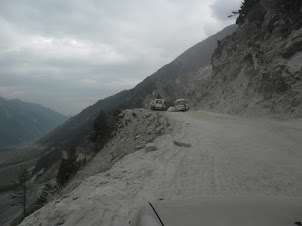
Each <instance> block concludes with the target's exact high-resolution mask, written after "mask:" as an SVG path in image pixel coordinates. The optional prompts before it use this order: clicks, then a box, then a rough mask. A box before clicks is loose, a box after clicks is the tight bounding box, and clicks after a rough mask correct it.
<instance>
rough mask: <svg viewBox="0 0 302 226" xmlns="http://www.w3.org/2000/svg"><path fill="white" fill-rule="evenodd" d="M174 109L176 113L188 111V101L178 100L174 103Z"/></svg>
mask: <svg viewBox="0 0 302 226" xmlns="http://www.w3.org/2000/svg"><path fill="white" fill-rule="evenodd" d="M174 108H175V110H176V111H188V110H189V105H188V101H187V100H186V99H178V100H176V101H174Z"/></svg>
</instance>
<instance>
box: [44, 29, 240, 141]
mask: <svg viewBox="0 0 302 226" xmlns="http://www.w3.org/2000/svg"><path fill="white" fill-rule="evenodd" d="M236 29H237V25H235V24H234V25H230V26H228V27H226V28H225V29H223V30H222V31H220V32H218V33H217V34H215V35H212V36H210V37H209V38H207V39H205V40H204V41H202V42H199V43H197V44H196V45H194V46H193V47H191V48H190V49H188V50H187V51H185V52H184V53H182V54H181V55H180V56H178V57H177V58H176V59H175V60H173V61H172V62H171V63H169V64H167V65H165V66H163V67H162V68H160V69H159V70H158V71H157V72H155V73H154V74H152V75H151V76H149V77H147V78H146V79H145V80H144V81H142V82H141V83H139V84H138V85H137V86H135V87H134V88H132V89H130V90H124V91H122V92H120V93H117V94H115V95H113V96H110V97H107V98H105V99H103V100H99V101H98V102H97V103H95V104H94V105H92V106H90V107H88V108H86V109H84V110H83V111H82V112H81V113H79V114H78V115H76V116H74V117H72V118H70V119H69V120H68V121H67V122H65V123H64V124H63V125H61V126H59V127H58V128H56V129H55V130H54V131H52V132H51V133H50V134H48V135H47V136H45V137H43V138H42V139H41V140H40V141H39V143H40V144H42V145H59V146H70V145H77V144H78V143H80V142H81V140H82V139H84V138H85V136H87V134H89V132H90V130H91V128H92V123H93V121H94V119H95V117H96V116H97V114H98V113H99V112H100V111H101V110H104V111H105V112H106V113H107V114H108V116H111V114H112V112H113V111H114V110H115V109H121V110H123V109H130V108H138V107H144V106H146V105H147V104H149V103H150V102H149V99H150V98H153V97H156V96H157V95H158V94H160V95H161V96H162V97H163V98H165V99H166V100H168V101H173V100H175V99H177V98H180V97H185V98H189V97H190V95H192V92H194V90H192V89H193V88H194V87H188V86H190V84H184V83H187V81H190V82H191V83H193V85H192V86H194V85H195V88H202V86H196V85H199V84H200V83H203V82H204V81H203V79H204V77H205V76H208V75H209V74H210V72H211V66H210V63H211V56H212V54H213V52H214V50H215V48H216V47H217V45H218V41H219V40H222V39H223V38H225V37H226V36H228V35H231V34H233V33H234V32H235V31H236ZM198 71H202V72H204V71H205V72H207V73H204V74H202V73H201V74H200V73H196V72H198ZM192 73H193V75H192ZM187 77H190V79H186V78H187ZM191 77H194V78H195V80H193V79H191ZM192 81H193V82H192ZM180 83H183V84H180ZM201 85H202V84H201ZM186 86H187V88H184V87H186ZM188 90H189V91H188Z"/></svg>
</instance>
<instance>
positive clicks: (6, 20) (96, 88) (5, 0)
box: [0, 0, 241, 115]
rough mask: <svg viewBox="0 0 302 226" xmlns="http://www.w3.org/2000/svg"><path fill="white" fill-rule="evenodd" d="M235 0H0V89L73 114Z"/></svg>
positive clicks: (144, 71) (172, 54)
mask: <svg viewBox="0 0 302 226" xmlns="http://www.w3.org/2000/svg"><path fill="white" fill-rule="evenodd" d="M240 2H241V0H175V1H173V0H127V1H126V0H119V1H117V0H108V1H103V0H85V1H83V0H26V1H25V0H24V1H20V0H1V1H0V97H4V98H6V99H14V98H18V99H21V100H23V101H27V102H33V103H39V104H42V105H44V106H46V107H49V108H51V109H53V110H56V111H58V112H60V113H63V114H66V115H75V114H77V113H79V112H80V111H81V110H82V109H84V108H86V107H88V106H89V105H92V104H93V103H95V102H96V101H97V100H99V99H102V98H105V97H107V96H109V95H113V94H115V93H116V92H118V91H121V90H124V89H129V88H132V87H134V86H135V85H136V84H138V83H139V82H141V81H142V80H143V79H144V78H145V77H147V76H149V75H151V74H152V73H153V72H155V71H156V70H157V69H159V68H160V67H162V66H163V65H165V64H167V63H169V62H170V61H172V60H173V59H174V58H176V57H177V56H178V55H180V54H181V53H182V52H184V51H185V50H186V49H188V48H189V47H191V46H192V45H194V44H196V43H197V42H200V41H202V40H203V39H205V38H207V37H208V36H210V35H213V34H215V33H217V32H218V31H220V30H222V29H223V28H224V27H226V26H227V25H229V24H232V23H234V22H235V19H234V18H232V19H228V18H227V16H228V15H229V14H230V12H232V11H233V10H237V9H238V8H239V6H240Z"/></svg>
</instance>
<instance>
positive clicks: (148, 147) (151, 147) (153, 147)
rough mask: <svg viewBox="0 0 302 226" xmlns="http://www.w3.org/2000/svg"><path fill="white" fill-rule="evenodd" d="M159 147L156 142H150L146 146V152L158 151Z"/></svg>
mask: <svg viewBox="0 0 302 226" xmlns="http://www.w3.org/2000/svg"><path fill="white" fill-rule="evenodd" d="M156 149H157V147H156V145H155V144H154V143H148V144H147V145H146V147H145V151H146V152H151V151H156Z"/></svg>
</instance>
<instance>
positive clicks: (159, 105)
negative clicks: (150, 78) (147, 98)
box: [150, 99, 166, 111]
mask: <svg viewBox="0 0 302 226" xmlns="http://www.w3.org/2000/svg"><path fill="white" fill-rule="evenodd" d="M150 107H151V110H152V111H155V110H159V111H165V110H166V105H165V101H164V100H163V99H155V100H153V101H152V102H151V105H150Z"/></svg>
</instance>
